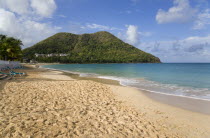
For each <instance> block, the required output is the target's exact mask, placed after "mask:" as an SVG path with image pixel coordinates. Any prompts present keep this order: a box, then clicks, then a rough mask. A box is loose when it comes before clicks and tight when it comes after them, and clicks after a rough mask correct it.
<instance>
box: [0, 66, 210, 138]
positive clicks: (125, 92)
mask: <svg viewBox="0 0 210 138" xmlns="http://www.w3.org/2000/svg"><path fill="white" fill-rule="evenodd" d="M17 71H18V72H22V71H26V72H27V74H28V76H25V77H18V76H17V77H14V79H13V80H11V81H7V83H6V84H5V85H4V89H3V90H0V93H1V94H2V96H3V97H2V98H1V97H0V103H1V104H0V109H2V110H1V111H0V137H5V136H10V137H18V136H20V134H21V136H22V137H29V136H37V137H43V136H48V137H53V136H58V135H59V136H63V137H88V136H94V137H113V136H114V137H117V136H118V137H157V138H158V137H180V138H181V137H198V138H199V137H208V136H209V135H210V126H209V124H210V116H209V115H206V114H201V113H197V112H192V111H188V110H184V109H181V108H177V107H174V106H170V105H167V104H163V103H160V102H157V101H155V100H153V99H151V98H149V97H148V96H146V95H145V94H144V92H143V91H139V90H138V89H135V88H132V87H125V86H120V85H119V84H117V83H116V81H110V80H103V81H102V80H101V79H98V80H92V79H90V78H85V79H84V78H82V77H80V79H76V78H79V77H78V75H73V76H71V75H70V74H67V73H64V72H61V71H52V70H49V69H43V68H42V69H36V68H33V69H25V70H17ZM75 77H76V78H75ZM81 78H82V79H81ZM15 99H19V100H18V101H17V100H15ZM13 101H14V102H13ZM189 128H190V129H189Z"/></svg>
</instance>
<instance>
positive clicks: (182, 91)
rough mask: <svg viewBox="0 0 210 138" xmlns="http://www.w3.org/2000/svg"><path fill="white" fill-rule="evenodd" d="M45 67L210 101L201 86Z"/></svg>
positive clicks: (209, 92)
mask: <svg viewBox="0 0 210 138" xmlns="http://www.w3.org/2000/svg"><path fill="white" fill-rule="evenodd" d="M47 69H50V70H58V71H63V72H67V73H72V74H78V75H79V76H80V77H97V78H101V79H109V80H116V81H119V83H120V85H122V86H131V87H135V88H138V89H140V90H144V91H148V92H152V93H158V94H164V95H170V96H178V97H185V98H192V99H198V100H205V101H210V91H209V90H208V89H207V88H203V89H201V88H190V87H181V86H177V85H175V84H161V83H158V82H154V81H149V80H146V79H144V78H139V79H132V78H124V77H116V76H100V75H99V74H95V73H81V72H72V71H67V70H61V69H52V68H47Z"/></svg>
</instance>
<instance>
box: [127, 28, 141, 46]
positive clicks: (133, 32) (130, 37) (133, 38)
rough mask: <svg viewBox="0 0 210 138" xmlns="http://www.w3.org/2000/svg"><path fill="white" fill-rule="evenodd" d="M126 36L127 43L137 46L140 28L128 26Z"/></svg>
mask: <svg viewBox="0 0 210 138" xmlns="http://www.w3.org/2000/svg"><path fill="white" fill-rule="evenodd" d="M126 35H127V38H126V40H127V42H128V43H130V44H132V45H135V44H137V43H138V42H139V33H138V27H137V26H135V25H128V26H127V31H126Z"/></svg>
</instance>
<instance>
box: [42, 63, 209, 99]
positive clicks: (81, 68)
mask: <svg viewBox="0 0 210 138" xmlns="http://www.w3.org/2000/svg"><path fill="white" fill-rule="evenodd" d="M43 67H44V68H51V69H57V70H63V71H67V72H71V73H77V74H80V76H81V77H97V78H104V79H112V80H118V81H119V82H120V84H121V85H126V86H132V87H137V88H139V89H143V90H147V91H150V92H156V93H163V94H168V95H177V96H186V97H192V98H199V99H205V100H210V64H208V63H163V64H155V63H154V64H152V63H151V64H140V63H139V64H59V65H45V66H43Z"/></svg>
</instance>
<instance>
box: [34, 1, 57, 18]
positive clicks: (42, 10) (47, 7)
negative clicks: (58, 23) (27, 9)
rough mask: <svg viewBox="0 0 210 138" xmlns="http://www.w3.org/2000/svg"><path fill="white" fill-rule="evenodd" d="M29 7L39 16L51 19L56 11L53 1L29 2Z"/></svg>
mask: <svg viewBox="0 0 210 138" xmlns="http://www.w3.org/2000/svg"><path fill="white" fill-rule="evenodd" d="M31 7H32V8H33V10H34V11H35V12H36V13H37V14H38V15H40V16H43V17H51V16H52V14H53V12H54V11H55V9H56V4H55V1H54V0H31Z"/></svg>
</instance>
